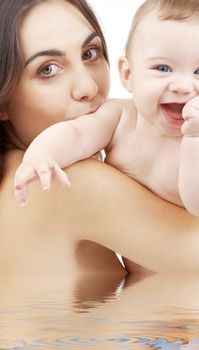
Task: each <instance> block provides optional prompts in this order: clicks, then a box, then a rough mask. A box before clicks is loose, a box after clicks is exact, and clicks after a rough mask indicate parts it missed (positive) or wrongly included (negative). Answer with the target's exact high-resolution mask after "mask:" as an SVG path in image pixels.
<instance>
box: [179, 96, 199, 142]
mask: <svg viewBox="0 0 199 350" xmlns="http://www.w3.org/2000/svg"><path fill="white" fill-rule="evenodd" d="M182 116H183V118H184V119H185V122H184V124H183V126H182V133H183V135H184V136H188V137H197V136H199V96H196V97H194V98H193V99H191V100H190V101H188V102H187V103H186V105H185V106H184V108H183V110H182Z"/></svg>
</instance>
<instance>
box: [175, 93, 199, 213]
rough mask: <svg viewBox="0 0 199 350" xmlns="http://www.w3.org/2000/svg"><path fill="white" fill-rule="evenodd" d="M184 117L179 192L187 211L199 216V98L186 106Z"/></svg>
mask: <svg viewBox="0 0 199 350" xmlns="http://www.w3.org/2000/svg"><path fill="white" fill-rule="evenodd" d="M183 117H184V119H185V122H184V124H183V127H182V132H183V135H184V137H183V139H182V146H181V153H180V167H179V192H180V196H181V199H182V201H183V204H184V206H185V207H186V209H187V210H188V211H189V212H190V213H191V214H193V215H196V216H199V96H197V97H195V98H193V99H192V100H190V101H189V102H188V103H187V104H186V105H185V107H184V109H183Z"/></svg>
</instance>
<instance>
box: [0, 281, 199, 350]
mask: <svg viewBox="0 0 199 350" xmlns="http://www.w3.org/2000/svg"><path fill="white" fill-rule="evenodd" d="M46 280H47V281H50V282H49V283H48V284H46V281H44V283H42V278H41V279H37V278H36V277H35V278H32V279H31V280H25V283H24V280H23V279H21V278H19V279H17V280H16V281H15V282H13V281H12V283H11V282H10V281H4V283H2V286H1V290H0V292H1V294H0V350H2V349H9V350H11V349H12V350H14V349H15V350H17V349H18V350H22V349H23V350H32V349H42V350H44V349H45V350H54V349H75V350H76V349H94V350H95V349H96V350H97V349H104V350H106V349H114V350H119V349H121V350H125V349H137V350H145V349H164V350H167V349H168V350H178V349H182V350H186V349H199V281H198V278H197V276H180V277H179V276H158V275H153V276H150V277H147V278H143V279H140V280H138V281H136V282H133V281H130V280H129V279H127V280H120V279H118V278H117V277H110V276H103V275H99V276H82V277H81V278H74V279H70V283H68V285H67V284H66V283H65V282H63V281H66V277H65V276H60V278H57V279H56V280H54V283H53V282H52V281H53V279H52V278H46ZM22 281H23V283H22ZM30 281H32V282H30ZM36 281H37V283H35V282H36Z"/></svg>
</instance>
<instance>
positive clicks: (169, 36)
mask: <svg viewBox="0 0 199 350" xmlns="http://www.w3.org/2000/svg"><path fill="white" fill-rule="evenodd" d="M129 61H130V68H131V74H130V77H129V79H130V82H129V83H130V85H131V89H132V91H133V94H134V100H135V104H136V107H137V110H138V113H139V114H140V115H142V116H143V117H144V118H145V119H147V120H148V121H149V122H150V123H153V124H154V125H155V126H156V127H157V128H158V130H159V131H160V132H161V133H162V134H166V135H168V136H173V137H176V136H181V126H182V124H183V122H184V120H183V119H182V108H183V106H184V105H185V103H186V102H187V101H189V100H190V99H192V98H193V97H195V96H196V95H197V94H199V23H197V21H196V20H189V21H173V20H158V19H156V18H155V14H150V15H149V16H147V17H146V18H144V19H143V20H142V21H141V22H140V24H139V25H138V28H137V30H136V32H135V36H134V38H133V43H132V49H131V52H130V55H129Z"/></svg>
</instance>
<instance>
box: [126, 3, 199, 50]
mask: <svg viewBox="0 0 199 350" xmlns="http://www.w3.org/2000/svg"><path fill="white" fill-rule="evenodd" d="M153 10H156V11H157V16H158V17H157V18H158V19H159V20H163V21H164V20H173V21H185V20H188V19H190V18H194V17H199V0H146V1H145V2H144V3H143V4H142V5H141V6H140V7H139V8H138V10H137V12H136V13H135V15H134V18H133V22H132V25H131V29H130V32H129V35H128V39H127V43H126V47H125V53H126V55H127V56H128V54H129V52H130V50H131V44H132V39H133V36H134V34H135V32H136V29H137V27H138V24H139V23H140V22H141V20H142V19H143V18H144V17H145V16H146V15H148V14H149V13H150V12H152V11H153Z"/></svg>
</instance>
